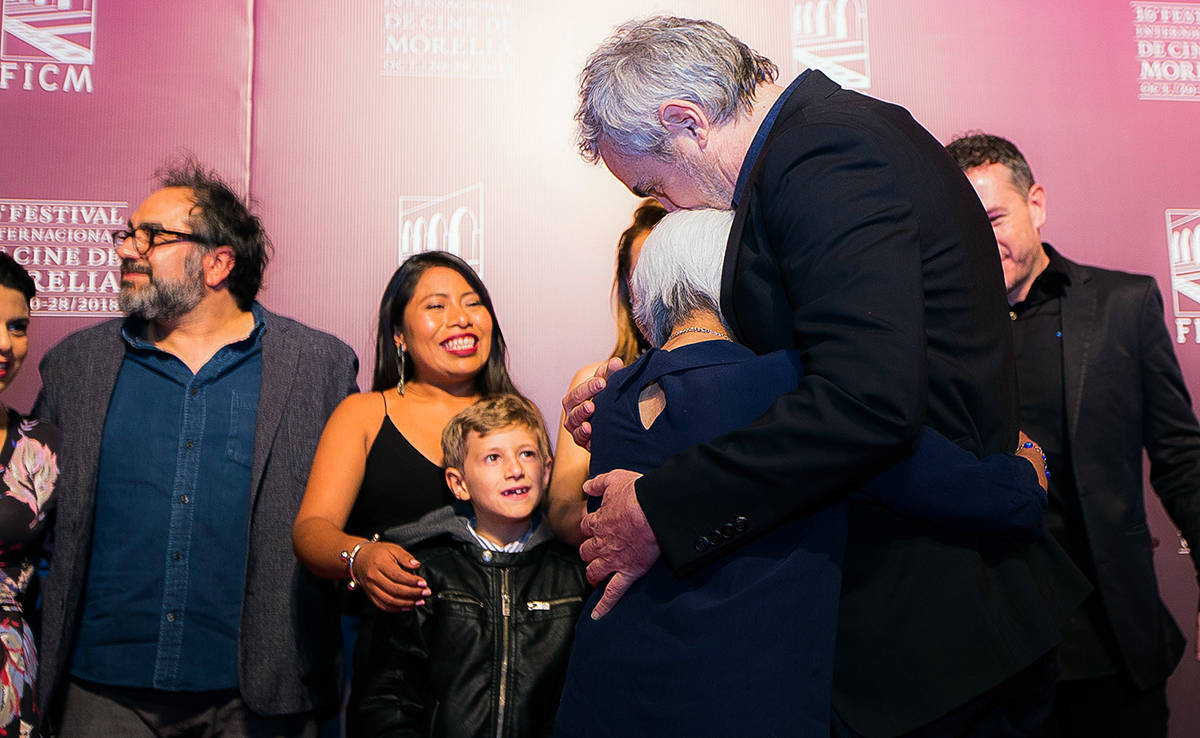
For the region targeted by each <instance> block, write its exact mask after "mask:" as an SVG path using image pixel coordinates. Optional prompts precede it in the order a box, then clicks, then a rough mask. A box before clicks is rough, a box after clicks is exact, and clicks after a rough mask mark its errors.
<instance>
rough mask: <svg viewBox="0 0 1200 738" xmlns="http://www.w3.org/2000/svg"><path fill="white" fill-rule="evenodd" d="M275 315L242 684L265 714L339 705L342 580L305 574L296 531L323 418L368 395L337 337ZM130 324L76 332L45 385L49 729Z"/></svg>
mask: <svg viewBox="0 0 1200 738" xmlns="http://www.w3.org/2000/svg"><path fill="white" fill-rule="evenodd" d="M264 314H265V318H266V330H265V331H264V332H263V335H262V380H261V387H260V390H259V402H258V414H257V419H256V421H255V429H254V460H253V464H252V467H251V486H250V530H249V547H248V551H247V561H246V577H245V593H244V599H243V605H242V621H241V628H240V630H239V644H238V651H239V658H238V675H239V680H238V681H239V688H240V691H241V696H242V699H243V700H244V701H245V702H246V704H247V705H248V706H249V707H250V709H252V710H254V711H255V712H257V713H259V714H263V715H280V714H288V713H300V712H307V711H312V710H315V711H321V710H333V709H336V708H337V706H338V704H339V702H340V685H341V631H340V629H339V626H338V609H337V602H336V599H335V596H334V585H333V583H332V582H328V581H324V580H320V579H317V578H316V577H314V576H313V575H312V574H310V573H309V572H308V571H306V570H305V569H303V567H301V566H300V564H299V563H298V562H297V561H296V558H295V556H294V555H293V553H292V539H291V532H292V523H293V522H294V521H295V518H296V512H297V510H298V509H299V507H300V500H301V498H302V497H303V495H304V487H305V484H306V483H307V481H308V472H309V468H310V466H311V464H312V457H313V454H314V453H315V451H316V447H317V441H318V439H319V437H320V434H321V430H322V428H323V427H324V425H325V421H326V420H327V419H328V417H329V415H330V414H331V413H332V412H333V409H334V408H335V407H337V405H338V403H339V402H341V401H342V400H343V399H344V398H345V397H346V396H347V395H348V394H351V393H353V392H356V391H357V386H356V383H355V375H356V373H357V365H358V362H357V359H356V358H355V356H354V352H353V351H352V350H351V349H350V347H349V346H347V345H346V344H344V343H342V342H341V341H339V340H338V339H336V338H334V337H333V336H331V335H329V334H327V333H322V332H320V331H316V330H314V329H312V328H309V327H307V326H305V325H302V324H300V323H298V322H296V321H294V320H291V319H289V318H284V317H282V316H279V315H275V314H273V313H270V312H267V311H264ZM121 323H122V319H119V318H118V319H113V320H108V321H105V322H103V323H99V324H97V325H95V326H92V327H90V328H85V329H83V330H81V331H78V332H76V333H72V334H71V335H69V336H67V337H66V338H64V339H63V340H62V341H61V342H59V343H58V344H57V345H56V346H54V348H52V349H50V351H49V352H47V353H46V355H45V357H44V358H43V359H42V361H41V364H40V365H39V369H40V371H41V375H42V384H43V386H42V389H41V391H40V392H39V393H38V398H37V402H36V403H35V405H34V410H33V414H34V415H35V416H37V417H41V418H46V419H47V420H50V421H51V422H54V423H56V424H57V425H59V427H60V428H62V429H63V430H62V435H63V448H62V454H61V455H60V457H59V458H60V459H61V462H62V473H61V476H60V477H59V484H58V487H57V489H56V490H55V492H56V497H57V500H58V518H57V521H56V523H55V526H56V527H55V531H54V541H55V546H54V555H53V560H52V561H51V564H50V574H49V576H48V577H47V580H46V583H45V587H44V589H43V591H42V601H43V605H42V641H41V652H40V665H39V671H38V683H37V688H38V706H39V708H40V711H41V714H42V716H43V720H47V721H50V720H52V719H54V718H56V715H55V711H56V710H57V709H58V708H59V707H61V704H60V703H61V698H62V696H63V693H64V692H65V687H66V683H67V681H68V679H69V675H70V666H71V665H70V660H71V654H72V651H73V649H74V636H75V633H76V632H77V629H78V627H79V617H80V607H79V605H80V597H79V594H80V592H81V591H82V590H83V587H84V584H85V583H86V581H87V568H88V555H89V553H90V551H91V544H92V541H91V536H92V518H93V514H94V512H95V495H96V473H97V470H98V468H99V459H100V445H101V440H102V437H103V433H104V420H105V416H106V414H107V412H108V405H109V401H110V400H111V399H112V393H113V388H114V387H115V386H116V381H117V375H118V373H119V372H120V370H121V363H122V361H123V360H124V356H125V346H126V344H125V341H124V340H123V339H122V338H121V333H120V330H121ZM130 512H131V513H133V514H136V511H130Z"/></svg>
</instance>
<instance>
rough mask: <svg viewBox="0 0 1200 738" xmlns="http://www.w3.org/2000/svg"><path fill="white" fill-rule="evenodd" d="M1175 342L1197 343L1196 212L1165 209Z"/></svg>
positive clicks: (1199, 264) (1199, 243) (1199, 258)
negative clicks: (1191, 341)
mask: <svg viewBox="0 0 1200 738" xmlns="http://www.w3.org/2000/svg"><path fill="white" fill-rule="evenodd" d="M1166 215H1167V249H1168V253H1170V255H1171V293H1172V298H1173V299H1172V306H1173V307H1174V309H1175V340H1176V341H1177V342H1179V343H1184V342H1185V341H1187V340H1188V336H1189V335H1191V336H1192V340H1193V341H1195V342H1196V343H1200V210H1167V211H1166Z"/></svg>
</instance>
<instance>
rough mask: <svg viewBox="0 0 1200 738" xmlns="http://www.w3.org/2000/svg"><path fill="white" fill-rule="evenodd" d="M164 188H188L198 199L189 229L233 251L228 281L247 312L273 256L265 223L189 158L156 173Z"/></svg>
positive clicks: (211, 173)
mask: <svg viewBox="0 0 1200 738" xmlns="http://www.w3.org/2000/svg"><path fill="white" fill-rule="evenodd" d="M157 177H158V183H159V185H160V186H162V187H186V188H188V189H190V190H191V191H192V196H193V197H194V198H195V202H194V204H193V205H192V210H191V212H190V214H189V215H188V227H189V228H191V229H192V232H193V233H195V234H196V235H197V236H199V237H200V238H202V239H203V240H204V241H205V242H206V243H207V244H208V245H204V244H202V246H203V247H204V248H206V249H210V250H211V249H213V248H215V247H216V246H214V245H213V244H215V245H221V246H229V247H230V248H232V249H233V255H234V265H233V271H231V272H230V273H229V277H228V278H227V279H226V283H227V286H228V289H229V293H230V294H231V295H232V296H233V299H234V300H235V301H237V306H238V307H239V308H240V309H242V310H249V309H250V305H251V303H253V302H254V298H255V297H256V296H257V295H258V290H259V288H260V287H262V281H263V272H264V271H266V268H267V261H268V260H270V258H271V257H270V252H271V240H270V239H269V238H267V233H266V231H265V230H264V229H263V225H262V221H261V220H259V219H258V216H257V215H254V214H253V213H252V212H251V211H250V206H251V202H250V200H249V198H248V197H247V198H245V199H243V198H241V197H238V195H237V194H236V193H235V192H234V191H233V189H232V188H231V187H230V186H229V185H228V184H226V183H225V180H223V179H222V178H221V176H220V175H218V174H217V173H216V172H215V171H213V170H210V169H206V168H205V167H204V166H203V165H202V164H200V162H198V161H197V160H196V159H195V158H193V157H191V156H187V157H185V158H184V159H182V160H181V161H179V162H175V163H171V164H167V165H166V166H164V167H163V168H161V169H159V171H158V173H157Z"/></svg>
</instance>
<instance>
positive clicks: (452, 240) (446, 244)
mask: <svg viewBox="0 0 1200 738" xmlns="http://www.w3.org/2000/svg"><path fill="white" fill-rule="evenodd" d="M423 251H449V252H450V253H452V254H454V255H455V256H459V257H462V259H463V261H465V262H467V263H468V264H470V265H471V268H472V269H474V270H475V272H476V273H477V274H479V275H481V276H482V275H483V185H482V184H473V185H471V186H469V187H464V188H462V189H461V190H456V191H455V192H451V193H449V194H446V195H437V196H430V195H408V196H404V197H401V198H400V248H399V250H398V255H399V261H404V260H405V259H407V258H408V257H410V256H412V255H413V254H419V253H421V252H423Z"/></svg>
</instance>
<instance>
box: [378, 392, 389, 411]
mask: <svg viewBox="0 0 1200 738" xmlns="http://www.w3.org/2000/svg"><path fill="white" fill-rule="evenodd" d="M379 396H380V397H382V398H383V414H384V415H387V414H388V408H387V393H385V392H384V391H383V390H379Z"/></svg>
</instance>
